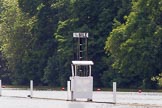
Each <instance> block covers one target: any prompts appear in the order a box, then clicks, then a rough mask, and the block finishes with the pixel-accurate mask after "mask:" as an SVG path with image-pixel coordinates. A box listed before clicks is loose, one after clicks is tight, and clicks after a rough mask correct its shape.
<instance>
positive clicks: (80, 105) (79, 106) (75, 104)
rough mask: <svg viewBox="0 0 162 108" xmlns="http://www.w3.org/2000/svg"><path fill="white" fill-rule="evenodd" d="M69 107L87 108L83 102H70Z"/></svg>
mask: <svg viewBox="0 0 162 108" xmlns="http://www.w3.org/2000/svg"><path fill="white" fill-rule="evenodd" d="M68 108H85V107H84V105H83V104H82V103H76V102H71V103H69V104H68Z"/></svg>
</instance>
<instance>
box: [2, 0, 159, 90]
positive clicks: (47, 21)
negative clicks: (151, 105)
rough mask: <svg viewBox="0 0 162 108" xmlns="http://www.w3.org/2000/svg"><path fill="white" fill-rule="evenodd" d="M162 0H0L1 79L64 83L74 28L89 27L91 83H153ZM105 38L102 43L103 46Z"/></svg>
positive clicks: (153, 85)
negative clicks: (91, 61)
mask: <svg viewBox="0 0 162 108" xmlns="http://www.w3.org/2000/svg"><path fill="white" fill-rule="evenodd" d="M161 5H162V0H156V1H154V0H101V1H98V0H0V45H1V46H0V49H1V50H0V51H1V52H0V78H1V79H3V80H4V81H5V83H6V84H17V85H26V84H28V83H29V80H31V79H32V80H34V82H35V84H36V85H52V86H65V85H66V81H67V80H68V79H69V76H70V75H71V69H70V64H71V61H72V60H73V51H72V50H73V49H72V46H73V41H72V34H73V32H89V42H88V43H89V46H88V49H89V50H88V56H89V59H90V60H93V61H94V63H95V65H94V66H93V76H94V86H95V87H110V86H111V85H112V82H113V81H117V83H118V84H119V86H120V87H125V88H129V87H134V88H139V87H143V88H157V87H160V83H161V82H160V80H161V76H162V63H161V61H160V60H161V58H162V56H161V55H162V51H161V50H160V49H161V48H162V31H161V30H162V28H161V27H162V20H161V16H162V8H161V7H162V6H161ZM105 42H106V45H105Z"/></svg>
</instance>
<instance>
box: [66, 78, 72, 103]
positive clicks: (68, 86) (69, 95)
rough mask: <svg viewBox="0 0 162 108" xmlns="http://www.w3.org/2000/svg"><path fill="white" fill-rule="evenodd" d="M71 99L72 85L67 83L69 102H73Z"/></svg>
mask: <svg viewBox="0 0 162 108" xmlns="http://www.w3.org/2000/svg"><path fill="white" fill-rule="evenodd" d="M71 97H72V96H71V83H70V81H67V100H72V99H71Z"/></svg>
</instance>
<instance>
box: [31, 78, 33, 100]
mask: <svg viewBox="0 0 162 108" xmlns="http://www.w3.org/2000/svg"><path fill="white" fill-rule="evenodd" d="M30 97H31V98H32V97H33V80H30Z"/></svg>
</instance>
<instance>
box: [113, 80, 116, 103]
mask: <svg viewBox="0 0 162 108" xmlns="http://www.w3.org/2000/svg"><path fill="white" fill-rule="evenodd" d="M113 102H114V103H116V82H113Z"/></svg>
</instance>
